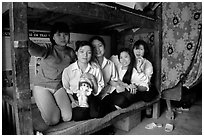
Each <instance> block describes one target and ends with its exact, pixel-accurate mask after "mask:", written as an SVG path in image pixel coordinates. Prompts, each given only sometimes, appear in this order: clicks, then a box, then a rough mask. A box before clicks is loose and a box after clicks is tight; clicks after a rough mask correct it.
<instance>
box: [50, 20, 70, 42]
mask: <svg viewBox="0 0 204 137" xmlns="http://www.w3.org/2000/svg"><path fill="white" fill-rule="evenodd" d="M56 32H59V33H61V32H64V33H69V34H70V29H69V26H68V25H67V24H66V23H64V22H56V23H55V24H54V25H53V26H52V28H51V31H50V41H51V43H52V44H53V45H56V43H55V41H54V39H53V36H54V34H55V33H56Z"/></svg>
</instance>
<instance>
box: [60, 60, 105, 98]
mask: <svg viewBox="0 0 204 137" xmlns="http://www.w3.org/2000/svg"><path fill="white" fill-rule="evenodd" d="M84 73H90V74H92V75H94V76H95V78H96V80H97V81H96V82H97V84H98V91H97V93H96V94H94V95H95V96H96V95H98V94H99V93H100V92H101V89H102V88H103V87H104V79H103V74H102V72H101V69H100V67H99V66H97V65H95V64H88V67H87V68H86V70H85V72H84ZM81 75H82V71H81V69H80V68H79V66H78V64H77V61H76V62H74V63H72V64H70V65H69V66H68V67H67V68H65V69H64V71H63V73H62V84H63V87H64V88H65V89H66V91H67V93H69V94H73V93H77V91H78V84H79V80H80V77H81Z"/></svg>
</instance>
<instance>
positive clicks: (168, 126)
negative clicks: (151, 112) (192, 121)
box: [165, 123, 173, 132]
mask: <svg viewBox="0 0 204 137" xmlns="http://www.w3.org/2000/svg"><path fill="white" fill-rule="evenodd" d="M172 130H173V125H172V124H169V123H167V124H166V126H165V131H166V132H171V131H172Z"/></svg>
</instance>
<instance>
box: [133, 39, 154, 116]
mask: <svg viewBox="0 0 204 137" xmlns="http://www.w3.org/2000/svg"><path fill="white" fill-rule="evenodd" d="M132 51H133V53H134V56H135V65H134V66H135V68H136V70H137V72H138V73H139V74H144V75H145V76H147V77H148V85H149V87H150V89H149V90H147V91H148V92H146V93H147V94H146V96H144V101H145V102H149V101H151V100H152V99H153V98H154V97H155V96H156V95H157V94H158V92H157V91H156V88H155V87H154V85H152V84H151V78H152V74H153V66H152V63H151V62H150V61H149V60H147V57H148V55H149V50H148V45H147V43H146V42H145V41H143V40H138V41H136V42H135V43H134V45H133V47H132ZM151 113H152V112H151V108H148V109H146V116H147V117H151Z"/></svg>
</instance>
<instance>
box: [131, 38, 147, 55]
mask: <svg viewBox="0 0 204 137" xmlns="http://www.w3.org/2000/svg"><path fill="white" fill-rule="evenodd" d="M140 45H143V47H144V58H146V59H149V58H148V56H149V48H148V44H147V43H146V42H145V41H144V40H141V39H140V40H137V41H136V42H135V43H134V45H133V47H132V51H133V50H134V49H138V48H139V46H140Z"/></svg>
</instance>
